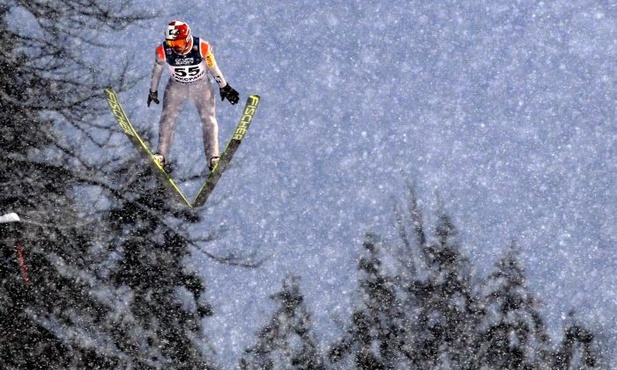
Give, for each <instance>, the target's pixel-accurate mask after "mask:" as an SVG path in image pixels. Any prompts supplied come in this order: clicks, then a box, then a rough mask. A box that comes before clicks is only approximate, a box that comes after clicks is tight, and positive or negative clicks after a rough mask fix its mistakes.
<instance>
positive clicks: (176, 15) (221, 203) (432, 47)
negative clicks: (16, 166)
mask: <svg viewBox="0 0 617 370" xmlns="http://www.w3.org/2000/svg"><path fill="white" fill-rule="evenodd" d="M138 5H140V6H142V7H144V8H147V9H149V10H148V11H149V12H151V13H150V14H151V15H156V17H155V18H154V19H153V20H151V21H148V22H144V23H140V24H136V25H135V26H134V27H132V28H131V29H130V30H129V31H128V32H127V34H126V35H125V36H122V37H121V38H120V39H116V40H106V41H107V42H110V43H113V44H115V45H117V49H116V50H115V51H114V53H110V54H109V55H106V59H107V60H109V63H107V62H106V63H107V64H108V66H109V68H114V66H116V65H117V66H119V65H120V63H121V62H122V61H126V60H129V61H130V67H131V73H132V75H133V77H141V78H143V80H142V82H141V83H140V84H139V85H138V86H137V87H136V88H135V89H133V90H131V91H129V92H125V93H122V94H121V96H120V98H121V99H122V101H123V103H124V104H125V106H126V108H127V111H128V114H129V116H131V117H134V119H133V121H134V124H135V125H136V126H138V127H139V128H140V130H142V131H144V132H146V131H148V130H152V131H151V132H152V133H153V134H155V135H156V131H157V130H156V129H157V126H158V119H159V115H160V109H161V106H160V105H158V106H154V107H150V108H149V109H148V108H146V96H147V91H148V86H149V82H150V80H149V77H150V71H151V67H152V63H153V58H154V49H155V47H156V45H157V43H160V42H161V41H162V40H163V31H164V28H165V25H166V24H167V23H168V22H169V21H171V20H173V19H181V20H185V21H187V22H188V23H189V24H190V25H191V27H192V29H193V32H194V34H195V35H197V36H201V37H203V38H205V39H206V40H208V41H209V42H210V43H211V44H212V46H213V48H214V52H215V54H216V57H217V60H218V63H219V65H220V67H221V69H222V70H223V73H224V74H225V76H226V78H227V79H228V81H229V82H230V83H231V85H232V86H233V87H234V88H236V89H237V90H238V91H239V92H240V94H241V99H242V100H241V101H244V99H245V98H246V96H247V95H249V94H253V93H257V94H260V95H261V97H262V101H261V105H260V107H259V111H258V113H257V115H256V116H255V119H254V121H253V126H252V128H251V130H250V132H249V133H248V134H247V136H246V138H245V141H244V143H243V144H242V147H241V148H240V150H239V151H238V153H237V156H236V158H235V159H234V166H233V168H232V169H230V171H229V172H228V173H226V174H225V176H224V177H223V178H222V180H221V181H220V182H219V185H218V187H217V189H216V191H215V192H214V194H213V195H212V197H211V199H210V201H209V203H208V205H207V206H206V207H205V208H204V209H203V210H202V211H201V212H203V215H204V219H205V222H204V224H203V225H199V226H198V227H196V228H194V230H192V233H193V235H196V236H199V235H204V236H205V235H208V234H209V233H211V232H212V231H215V230H221V231H222V232H221V235H220V238H219V239H218V240H216V241H215V242H213V243H211V244H209V245H206V246H205V247H206V248H207V249H208V250H210V251H211V252H214V253H218V254H222V255H225V254H228V253H236V254H250V253H255V254H256V256H257V258H264V259H265V263H264V264H263V266H262V267H261V268H259V269H254V270H250V269H242V268H238V267H230V266H224V265H218V264H216V263H214V262H213V261H212V260H209V259H207V258H201V257H200V258H198V259H196V261H195V262H196V263H197V264H199V267H200V268H201V269H202V270H203V272H204V274H205V275H206V280H207V282H208V283H209V286H208V296H209V299H210V301H211V302H212V303H213V305H214V308H215V316H214V317H213V318H212V319H209V320H208V321H207V327H208V330H209V331H210V336H211V339H212V341H213V345H214V347H215V348H216V349H217V350H218V354H219V356H220V359H221V361H223V362H224V363H226V364H228V365H229V366H230V367H231V366H233V365H234V364H235V362H236V361H237V358H238V356H240V354H241V351H242V350H243V349H244V348H245V347H246V346H248V345H250V344H252V343H253V341H254V339H255V336H254V334H255V332H256V331H257V330H258V329H259V328H260V327H261V326H262V325H263V324H264V322H265V320H267V319H268V318H269V315H270V313H271V312H272V310H273V306H271V304H270V302H269V300H268V298H267V297H268V295H269V294H271V293H273V292H275V291H277V290H279V289H280V287H281V282H282V279H283V277H284V276H285V275H286V274H288V273H297V274H299V275H300V276H301V277H302V280H301V283H302V289H303V292H304V293H305V295H306V298H307V303H308V304H309V307H310V308H311V311H312V312H313V315H314V319H315V322H316V324H317V329H318V334H319V337H320V338H321V339H322V340H323V341H324V343H326V342H328V341H330V340H331V339H333V338H334V337H335V336H336V335H337V334H338V333H339V332H338V330H339V329H338V327H337V326H336V324H335V321H336V320H339V319H341V320H345V319H346V318H347V315H348V308H349V305H350V303H351V302H352V301H353V299H354V294H353V293H354V289H355V281H356V280H355V279H356V260H357V256H358V253H359V252H360V251H361V241H362V238H363V235H364V234H365V233H366V232H367V231H374V232H376V233H378V234H380V235H382V236H383V237H384V238H386V239H388V240H391V241H392V242H396V237H395V230H394V229H393V223H392V219H393V211H392V209H393V207H394V205H395V204H397V203H401V202H403V200H404V196H405V194H406V190H405V182H406V181H411V182H413V183H414V184H415V185H416V187H417V190H418V193H419V196H420V199H421V201H422V208H423V209H424V210H425V212H426V216H431V215H434V213H435V212H436V211H437V210H438V207H440V206H443V207H444V209H445V210H446V211H447V212H448V213H449V214H450V215H451V216H452V217H453V219H454V220H455V223H456V225H457V227H458V228H459V231H460V232H461V234H460V241H461V244H462V246H463V248H464V252H465V253H467V254H468V255H469V257H470V258H471V260H472V262H473V264H474V265H475V266H476V267H477V268H478V272H479V273H480V274H482V275H485V274H487V273H488V272H490V271H491V269H492V268H493V264H494V263H495V262H496V261H497V259H498V258H499V257H500V256H501V255H502V253H503V252H504V251H505V249H506V248H507V247H508V246H509V245H510V244H512V243H515V244H517V245H518V246H519V247H520V248H521V250H522V258H523V263H524V265H525V267H526V268H527V276H528V278H529V281H528V283H529V285H530V287H531V288H532V289H533V291H534V292H536V293H537V294H538V295H539V296H540V297H541V298H542V300H543V301H544V304H545V306H544V307H545V310H544V311H545V312H544V313H545V315H546V318H547V320H548V323H549V324H550V329H551V333H552V335H553V336H554V337H556V336H558V335H559V333H560V330H561V320H562V319H563V318H565V317H566V314H567V312H568V311H570V310H571V309H576V311H577V313H578V315H579V317H581V318H582V319H584V320H585V321H586V322H587V323H588V325H590V327H591V328H592V329H593V330H594V331H595V332H596V333H597V334H599V336H600V338H599V339H602V340H606V341H609V342H610V343H612V345H614V344H615V341H614V339H615V336H614V333H615V331H616V330H617V325H616V324H615V316H616V313H617V289H616V288H617V277H616V271H617V259H616V256H617V253H616V252H615V246H616V242H617V234H616V231H617V225H616V216H615V215H616V213H617V199H616V196H617V182H616V180H617V174H616V173H615V167H616V164H615V159H614V157H615V154H617V153H616V148H615V146H614V141H615V137H616V134H617V130H616V129H615V112H616V110H615V106H614V102H615V98H616V97H617V90H616V86H615V70H616V67H617V64H616V62H615V60H616V59H617V41H616V40H617V29H616V25H617V5H615V4H614V3H613V2H611V1H604V0H597V1H593V0H585V1H583V0H556V1H535V0H533V1H513V0H496V1H495V0H471V1H456V0H444V1H421V0H412V1H394V0H384V1H349V0H347V1H340V0H339V1H336V0H335V1H321V0H311V1H296V2H279V1H234V2H229V1H222V0H216V1H183V2H177V1H171V2H170V1H161V0H152V1H144V2H143V4H142V3H139V2H138ZM85 57H92V56H88V55H85ZM166 78H167V77H164V78H163V80H162V84H161V88H160V89H159V94H160V95H162V93H163V87H164V83H165V81H166ZM240 111H241V107H240V106H233V107H232V106H231V105H229V104H228V103H227V102H226V101H225V102H223V103H221V102H220V101H219V103H218V118H219V125H220V139H221V145H222V146H223V145H224V144H225V142H226V141H227V139H228V138H229V135H230V133H231V131H232V129H233V127H234V126H235V124H236V122H237V120H238V118H239V114H240ZM101 119H102V120H109V121H111V120H112V118H111V116H109V117H102V118H101ZM199 130H200V128H199V121H198V117H197V114H196V112H195V109H194V108H193V107H192V106H190V105H187V107H186V109H185V110H184V111H183V113H182V114H181V116H180V119H179V121H178V125H177V131H176V140H175V143H174V147H173V151H172V157H173V158H172V160H174V161H175V163H176V172H175V173H174V176H175V177H176V178H178V179H180V180H182V178H188V177H190V176H195V175H199V174H203V173H204V168H205V160H204V159H203V154H202V146H201V141H200V137H199ZM122 139H123V138H121V137H120V136H119V140H122ZM125 144H126V146H125V149H126V150H128V151H130V150H131V148H130V146H129V145H128V142H126V143H125ZM182 186H183V189H184V190H185V191H186V192H187V193H188V194H189V195H190V196H193V194H194V193H195V192H196V190H197V188H196V187H197V183H195V182H183V184H182ZM612 345H611V344H609V347H610V346H612Z"/></svg>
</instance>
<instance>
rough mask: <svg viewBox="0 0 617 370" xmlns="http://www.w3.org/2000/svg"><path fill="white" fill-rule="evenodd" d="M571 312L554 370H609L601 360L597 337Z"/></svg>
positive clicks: (555, 357)
mask: <svg viewBox="0 0 617 370" xmlns="http://www.w3.org/2000/svg"><path fill="white" fill-rule="evenodd" d="M574 316H575V314H574V312H570V314H569V317H568V320H567V322H566V326H565V328H564V333H563V339H562V341H561V344H560V345H559V347H558V349H557V351H556V352H555V354H554V358H553V368H554V369H556V370H570V369H577V370H579V369H580V370H591V369H607V368H608V367H607V366H606V364H605V363H604V362H603V361H602V359H601V358H600V352H601V351H600V350H599V348H597V344H596V343H595V342H596V339H595V336H594V334H593V332H591V330H589V329H587V328H586V327H585V325H584V324H582V323H581V322H579V321H578V320H575V319H574Z"/></svg>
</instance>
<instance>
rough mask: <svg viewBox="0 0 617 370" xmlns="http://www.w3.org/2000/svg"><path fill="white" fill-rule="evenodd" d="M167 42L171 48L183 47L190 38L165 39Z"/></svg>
mask: <svg viewBox="0 0 617 370" xmlns="http://www.w3.org/2000/svg"><path fill="white" fill-rule="evenodd" d="M165 44H167V46H169V47H170V48H183V47H186V45H187V44H188V40H187V39H184V40H165Z"/></svg>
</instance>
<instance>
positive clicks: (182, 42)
mask: <svg viewBox="0 0 617 370" xmlns="http://www.w3.org/2000/svg"><path fill="white" fill-rule="evenodd" d="M192 41H193V38H192V34H191V27H189V25H188V24H187V23H185V22H182V21H173V22H170V23H169V24H168V25H167V30H166V31H165V43H166V44H167V46H169V47H171V48H172V49H174V51H175V52H178V53H183V52H185V51H186V49H188V48H189V47H190V44H191V43H192Z"/></svg>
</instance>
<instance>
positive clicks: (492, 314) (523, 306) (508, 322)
mask: <svg viewBox="0 0 617 370" xmlns="http://www.w3.org/2000/svg"><path fill="white" fill-rule="evenodd" d="M518 253H519V251H518V249H517V248H516V247H514V246H512V247H511V248H510V250H509V251H508V252H507V253H506V255H505V256H504V257H503V258H502V259H501V260H500V261H499V263H498V265H497V269H496V270H495V272H493V273H492V274H491V275H490V276H489V278H488V281H487V283H486V290H487V291H486V292H485V293H484V295H485V300H484V304H485V308H486V316H485V318H484V320H483V322H482V324H481V325H480V338H481V342H480V348H479V351H478V355H479V358H480V363H481V365H483V366H488V367H491V368H500V369H513V370H514V369H538V368H548V363H547V360H548V353H549V348H548V346H549V337H548V335H547V333H546V329H545V325H544V321H543V319H542V317H541V315H540V313H539V312H538V308H539V301H538V299H537V298H536V297H535V296H534V295H533V294H532V293H531V292H530V291H529V289H528V287H527V284H526V278H525V271H524V269H523V268H522V267H521V265H520V263H519V258H518Z"/></svg>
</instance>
